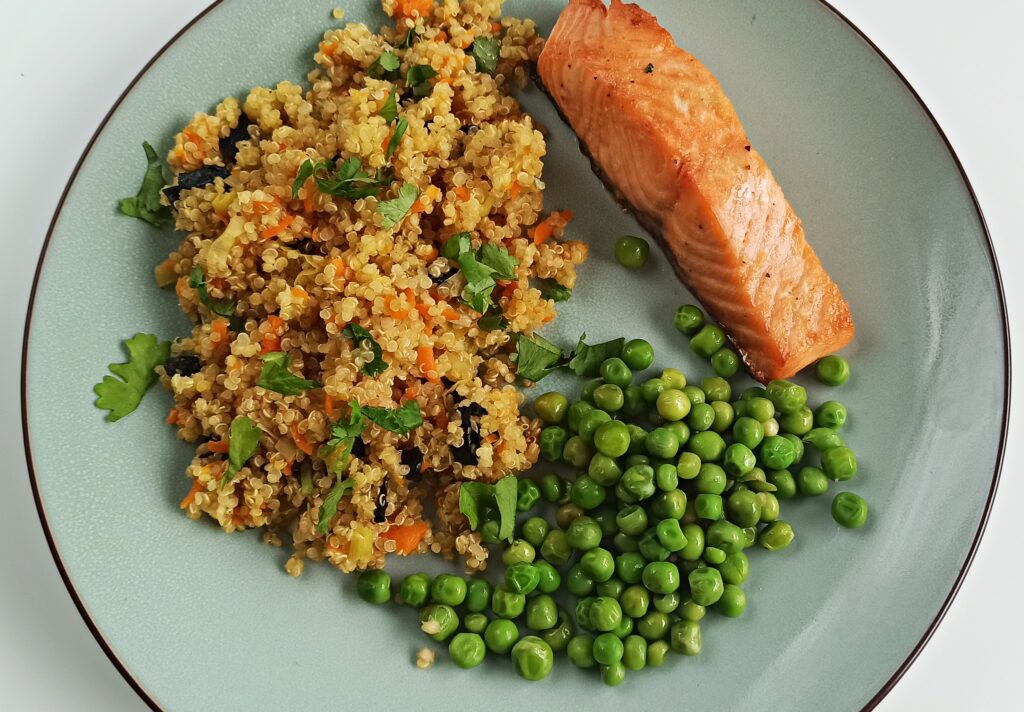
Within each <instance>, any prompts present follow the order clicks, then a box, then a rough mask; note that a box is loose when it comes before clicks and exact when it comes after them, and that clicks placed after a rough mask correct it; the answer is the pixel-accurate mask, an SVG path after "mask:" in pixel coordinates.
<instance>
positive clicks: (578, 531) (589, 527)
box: [565, 516, 601, 551]
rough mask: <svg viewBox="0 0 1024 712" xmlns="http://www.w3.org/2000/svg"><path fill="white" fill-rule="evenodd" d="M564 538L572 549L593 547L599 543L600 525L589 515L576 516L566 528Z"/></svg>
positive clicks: (580, 549) (582, 549) (581, 549)
mask: <svg viewBox="0 0 1024 712" xmlns="http://www.w3.org/2000/svg"><path fill="white" fill-rule="evenodd" d="M565 539H566V541H568V542H569V546H571V547H572V548H573V549H578V550H579V551H586V550H587V549H593V548H594V547H596V546H599V545H600V544H601V527H600V526H598V524H597V522H595V521H594V520H593V519H591V518H590V517H587V516H583V517H578V518H577V519H576V520H574V521H573V522H572V523H571V524H570V525H569V526H568V528H566V530H565Z"/></svg>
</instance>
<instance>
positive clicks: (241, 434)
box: [220, 415, 263, 487]
mask: <svg viewBox="0 0 1024 712" xmlns="http://www.w3.org/2000/svg"><path fill="white" fill-rule="evenodd" d="M262 433H263V431H262V430H260V428H259V426H258V425H256V423H254V422H252V420H251V419H250V418H247V417H246V416H244V415H240V416H239V417H237V418H235V419H234V420H232V421H231V427H230V428H229V429H228V468H227V469H226V470H225V471H224V476H223V477H221V478H220V486H221V487H223V486H224V485H226V484H228V483H229V482H231V480H233V479H235V475H237V474H238V471H239V470H241V469H242V468H243V467H245V463H246V462H248V460H249V458H250V457H252V456H253V455H254V454H255V453H256V448H258V447H259V446H260V435H261V434H262Z"/></svg>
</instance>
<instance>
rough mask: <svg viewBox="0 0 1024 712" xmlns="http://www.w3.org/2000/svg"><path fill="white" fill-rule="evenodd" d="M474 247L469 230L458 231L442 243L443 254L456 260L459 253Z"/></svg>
mask: <svg viewBox="0 0 1024 712" xmlns="http://www.w3.org/2000/svg"><path fill="white" fill-rule="evenodd" d="M472 249H473V243H472V242H470V239H469V233H468V232H457V233H455V234H454V235H452V236H451V237H449V238H448V239H447V240H445V241H444V244H443V245H441V256H442V257H446V258H448V259H449V260H454V259H457V258H458V257H459V255H461V254H463V253H466V252H469V251H470V250H472Z"/></svg>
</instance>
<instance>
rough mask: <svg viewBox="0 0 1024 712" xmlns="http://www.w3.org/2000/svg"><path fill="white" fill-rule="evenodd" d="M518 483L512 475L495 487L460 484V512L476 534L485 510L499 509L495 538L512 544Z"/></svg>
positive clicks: (481, 483) (470, 483)
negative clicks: (493, 507) (496, 535)
mask: <svg viewBox="0 0 1024 712" xmlns="http://www.w3.org/2000/svg"><path fill="white" fill-rule="evenodd" d="M517 499H518V483H517V481H516V478H515V476H514V475H509V476H507V477H502V478H501V479H500V480H498V482H497V483H496V484H493V485H492V484H487V483H486V482H463V483H461V484H460V485H459V511H460V512H462V514H463V515H465V517H466V519H467V520H468V521H469V528H470V529H472V530H474V531H476V530H477V529H479V528H480V526H481V525H483V523H484V522H483V521H482V520H483V518H484V516H485V515H486V513H487V510H488V509H490V508H491V507H492V505H496V506H497V509H498V538H499V539H508V540H509V541H511V539H512V535H513V534H514V533H515V526H516V500H517Z"/></svg>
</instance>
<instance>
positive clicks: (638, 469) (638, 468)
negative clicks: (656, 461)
mask: <svg viewBox="0 0 1024 712" xmlns="http://www.w3.org/2000/svg"><path fill="white" fill-rule="evenodd" d="M619 486H620V487H621V488H622V489H623V490H624V491H625V492H627V493H628V494H629V496H630V497H632V498H634V500H635V501H642V500H645V499H647V498H648V497H650V496H652V495H653V494H654V491H655V486H654V468H653V467H651V466H650V465H635V466H633V467H630V468H629V469H628V470H626V471H625V472H624V473H622V479H621V480H619Z"/></svg>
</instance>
